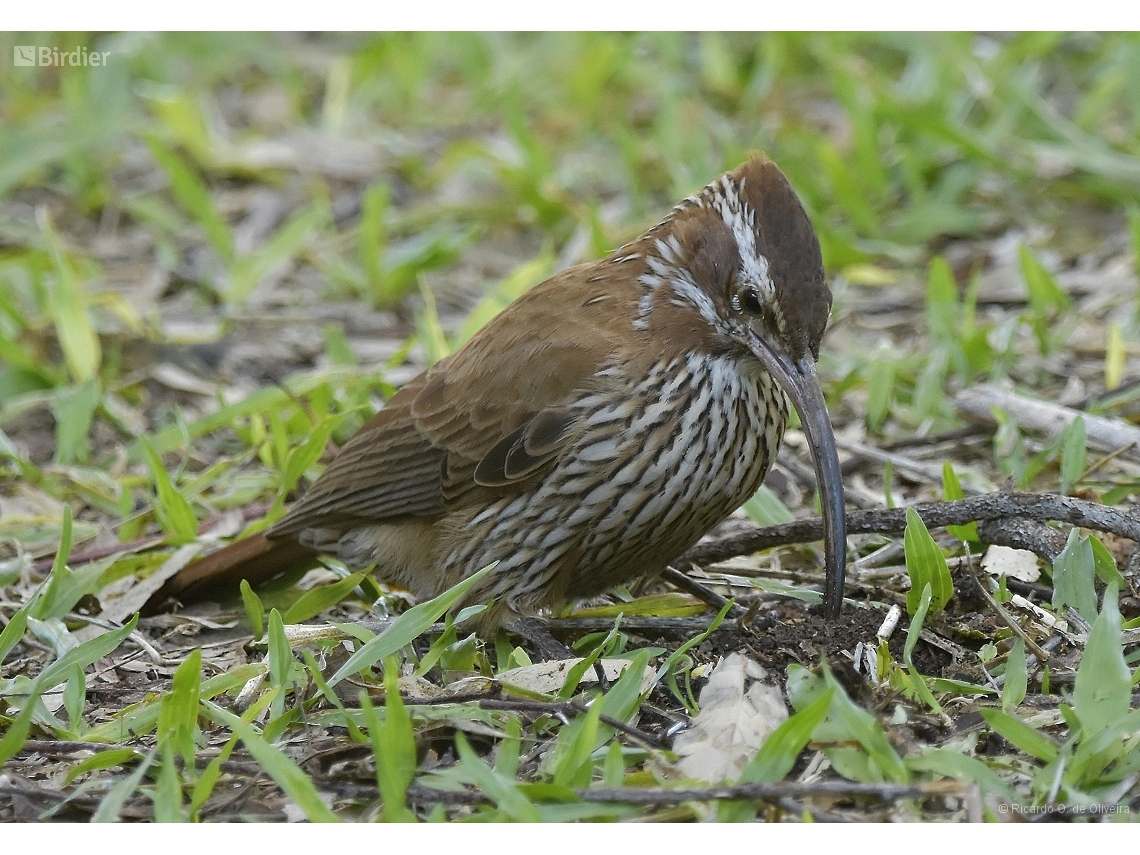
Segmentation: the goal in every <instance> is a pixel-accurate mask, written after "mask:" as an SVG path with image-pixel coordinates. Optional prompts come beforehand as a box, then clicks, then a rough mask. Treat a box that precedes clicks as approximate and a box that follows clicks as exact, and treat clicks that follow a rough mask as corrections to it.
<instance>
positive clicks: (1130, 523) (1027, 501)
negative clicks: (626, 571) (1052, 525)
mask: <svg viewBox="0 0 1140 855" xmlns="http://www.w3.org/2000/svg"><path fill="white" fill-rule="evenodd" d="M913 507H914V510H915V511H917V512H918V515H919V516H920V517H922V521H923V522H924V523H926V525H927V527H928V528H934V527H939V528H941V527H944V526H948V525H966V524H968V523H972V522H985V521H990V520H1005V519H1028V520H1035V521H1037V522H1047V521H1053V522H1063V523H1068V524H1069V525H1074V526H1079V527H1081V528H1087V529H1092V530H1094V531H1103V532H1110V533H1111V534H1115V535H1118V536H1119V537H1126V538H1128V539H1129V540H1131V541H1133V542H1136V543H1140V520H1137V519H1136V518H1135V517H1133V516H1130V515H1128V514H1126V513H1123V512H1122V511H1119V510H1117V509H1115V508H1110V507H1108V506H1107V505H1100V504H1097V503H1096V502H1086V501H1084V500H1082V499H1074V498H1072V497H1071V496H1057V495H1054V494H1052V493H989V494H987V495H985V496H971V497H970V498H968V499H958V500H957V501H953V502H930V503H928V504H922V505H914V506H913ZM905 529H906V509H905V508H876V509H874V510H868V511H852V512H851V513H849V514H847V533H848V534H902V533H903V531H904V530H905ZM822 538H823V520H822V519H820V518H818V517H814V518H812V519H806V520H796V521H795V522H790V523H783V524H781V525H773V526H767V527H765V528H760V529H756V530H755V531H746V532H741V533H740V534H734V535H729V536H728V537H723V538H720V539H718V540H710V541H706V542H703V543H698V544H697V545H696V546H694V547H693V548H692V549H690V550H689V551H688V552H687V553H685V555H684V556H682V557H681V559H679V561H680V562H686V561H691V562H693V563H694V564H699V565H706V564H712V563H715V562H717V561H724V560H725V559H727V558H733V557H735V556H737V555H748V554H750V553H752V552H757V551H759V550H761V549H770V548H772V547H773V546H785V545H787V544H791V543H810V542H811V541H813V540H821V539H822ZM991 542H992V541H991ZM1002 545H1005V544H1002ZM1034 551H1036V550H1034ZM1053 557H1056V556H1055V555H1054V556H1053ZM1049 560H1052V559H1049Z"/></svg>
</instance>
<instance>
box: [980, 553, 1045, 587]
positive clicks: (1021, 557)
mask: <svg viewBox="0 0 1140 855" xmlns="http://www.w3.org/2000/svg"><path fill="white" fill-rule="evenodd" d="M982 569H983V570H985V571H986V572H987V573H989V574H990V575H991V576H1000V575H1001V574H1003V573H1004V574H1005V576H1006V578H1007V579H1019V580H1021V581H1022V582H1036V581H1037V580H1038V579H1040V578H1041V570H1040V569H1039V568H1038V566H1037V556H1036V555H1034V554H1033V553H1032V552H1030V551H1029V550H1028V549H1011V548H1010V547H1008V546H996V545H995V546H991V547H990V548H989V549H987V550H986V554H985V555H983V556H982Z"/></svg>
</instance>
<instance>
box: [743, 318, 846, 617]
mask: <svg viewBox="0 0 1140 855" xmlns="http://www.w3.org/2000/svg"><path fill="white" fill-rule="evenodd" d="M751 350H752V351H753V352H754V353H755V354H756V356H757V357H759V359H760V360H761V361H762V362H763V363H764V366H765V367H766V368H767V369H768V372H769V373H770V374H771V375H772V377H774V378H775V380H776V382H777V383H779V384H780V387H781V388H782V389H783V390H784V392H785V393H786V394H787V396H788V398H789V399H790V400H791V402H792V405H793V406H794V407H795V408H796V412H797V413H799V415H800V423H801V424H802V425H803V429H804V433H805V434H806V435H807V441H808V448H809V449H811V459H812V463H814V464H815V477H816V480H817V481H818V482H819V500H820V505H821V506H822V508H823V531H824V546H823V553H824V564H825V567H826V569H827V586H826V589H825V592H824V597H823V605H824V612H825V614H826V615H827V616H828V617H829V618H837V617H839V610H840V609H841V608H842V606H843V576H844V571H845V570H846V566H847V517H846V515H845V514H844V511H843V479H842V477H841V475H840V471H839V454H838V452H837V451H836V449H835V434H834V433H833V432H832V430H831V419H830V418H829V417H828V414H827V404H826V403H825V402H824V400H823V392H822V391H821V390H820V388H819V379H818V378H817V377H816V373H815V362H813V361H812V360H811V358H810V357H808V358H805V359H798V360H792V359H790V358H789V357H787V356H786V355H784V354H782V353H777V352H776V351H774V350H773V349H772V348H771V347H769V346H768V344H767V343H766V342H764V341H763V340H762V339H761V338H760V337H759V336H757V335H753V336H752V348H751Z"/></svg>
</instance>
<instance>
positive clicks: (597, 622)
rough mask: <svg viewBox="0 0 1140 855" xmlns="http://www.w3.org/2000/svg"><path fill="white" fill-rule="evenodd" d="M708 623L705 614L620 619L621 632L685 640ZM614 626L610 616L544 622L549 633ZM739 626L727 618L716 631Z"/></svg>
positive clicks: (710, 619)
mask: <svg viewBox="0 0 1140 855" xmlns="http://www.w3.org/2000/svg"><path fill="white" fill-rule="evenodd" d="M711 623H712V618H706V617H687V618H653V617H624V618H622V620H621V631H622V632H632V633H637V634H640V635H648V636H653V637H661V638H683V639H688V638H691V637H692V636H693V635H695V634H697V633H699V632H704V631H706V630H707V629H708V628H709V625H710V624H711ZM613 627H614V619H613V618H551V619H550V620H548V621H547V622H546V628H547V629H548V630H550V632H551V633H581V632H606V631H607V630H611V629H613ZM739 629H740V623H739V621H736V620H732V619H726V620H723V621H721V623H720V626H718V627H717V628H716V631H717V632H737V631H738V630H739Z"/></svg>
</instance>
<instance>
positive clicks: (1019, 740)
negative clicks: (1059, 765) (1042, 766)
mask: <svg viewBox="0 0 1140 855" xmlns="http://www.w3.org/2000/svg"><path fill="white" fill-rule="evenodd" d="M980 712H981V714H982V718H984V719H985V720H986V724H988V725H989V726H990V727H991V728H992V729H993V730H994V731H995V732H996V733H998V734H1000V735H1001V736H1002V737H1004V738H1005V739H1006V740H1007V741H1008V742H1009V743H1010V744H1012V745H1014V746H1016V747H1017V748H1020V749H1021V750H1022V751H1024V752H1025V753H1026V754H1028V755H1030V756H1031V757H1036V758H1037V759H1038V760H1043V761H1044V762H1046V763H1050V762H1052V761H1053V760H1055V759H1056V757H1057V744H1056V743H1055V742H1053V740H1051V739H1050V738H1049V737H1047V736H1045V735H1044V734H1043V733H1041V732H1040V731H1038V730H1034V729H1033V728H1032V727H1030V726H1029V725H1027V724H1026V723H1025V722H1023V721H1022V720H1021V719H1019V718H1018V717H1017V716H1015V715H1011V714H1010V713H1006V712H1002V711H1001V710H993V709H983V710H981V711H980Z"/></svg>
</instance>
